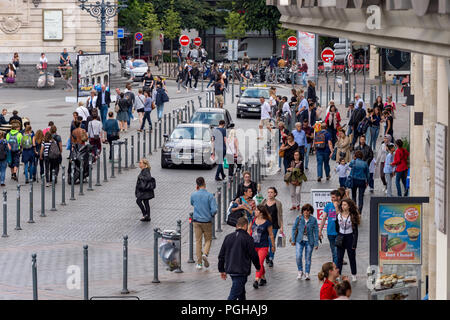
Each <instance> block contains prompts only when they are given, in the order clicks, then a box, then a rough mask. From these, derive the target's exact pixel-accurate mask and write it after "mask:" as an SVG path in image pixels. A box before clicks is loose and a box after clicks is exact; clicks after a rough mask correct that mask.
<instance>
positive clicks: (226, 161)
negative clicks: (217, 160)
mask: <svg viewBox="0 0 450 320" xmlns="http://www.w3.org/2000/svg"><path fill="white" fill-rule="evenodd" d="M229 167H230V166H229V165H228V160H227V158H223V168H224V169H228V168H229Z"/></svg>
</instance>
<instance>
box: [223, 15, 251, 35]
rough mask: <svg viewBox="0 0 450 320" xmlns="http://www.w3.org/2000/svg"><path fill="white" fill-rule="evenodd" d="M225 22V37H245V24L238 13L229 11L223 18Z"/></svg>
mask: <svg viewBox="0 0 450 320" xmlns="http://www.w3.org/2000/svg"><path fill="white" fill-rule="evenodd" d="M225 22H226V25H225V37H226V38H227V39H240V38H243V37H245V31H246V25H245V22H244V19H243V18H242V17H241V15H240V14H239V13H237V12H233V11H230V12H229V14H228V17H226V18H225Z"/></svg>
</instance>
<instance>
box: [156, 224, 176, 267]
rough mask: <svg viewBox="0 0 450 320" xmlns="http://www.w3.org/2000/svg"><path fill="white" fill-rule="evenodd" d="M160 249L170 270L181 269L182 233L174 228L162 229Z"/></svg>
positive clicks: (160, 253) (163, 259)
mask: <svg viewBox="0 0 450 320" xmlns="http://www.w3.org/2000/svg"><path fill="white" fill-rule="evenodd" d="M158 251H159V256H160V257H161V259H162V261H163V262H164V263H165V264H166V265H167V266H168V267H169V270H170V271H174V270H177V269H181V233H179V232H177V231H174V230H164V231H162V232H161V244H160V245H159V249H158Z"/></svg>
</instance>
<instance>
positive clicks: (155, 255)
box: [152, 229, 160, 283]
mask: <svg viewBox="0 0 450 320" xmlns="http://www.w3.org/2000/svg"><path fill="white" fill-rule="evenodd" d="M153 232H154V234H153V236H154V240H153V280H152V283H160V281H159V279H158V238H159V230H158V229H154V230H153Z"/></svg>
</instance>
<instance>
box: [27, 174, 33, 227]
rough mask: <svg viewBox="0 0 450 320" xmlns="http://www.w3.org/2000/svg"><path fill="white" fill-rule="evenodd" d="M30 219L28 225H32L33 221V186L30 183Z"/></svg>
mask: <svg viewBox="0 0 450 320" xmlns="http://www.w3.org/2000/svg"><path fill="white" fill-rule="evenodd" d="M29 202H30V205H29V207H30V219H29V220H28V223H34V220H33V184H32V183H30V201H29Z"/></svg>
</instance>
